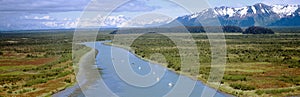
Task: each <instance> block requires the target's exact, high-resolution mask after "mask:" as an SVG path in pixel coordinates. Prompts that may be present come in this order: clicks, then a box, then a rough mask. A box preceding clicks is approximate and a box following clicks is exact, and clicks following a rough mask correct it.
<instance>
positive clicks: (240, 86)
mask: <svg viewBox="0 0 300 97" xmlns="http://www.w3.org/2000/svg"><path fill="white" fill-rule="evenodd" d="M230 87H232V88H234V89H240V90H255V87H254V86H249V85H245V84H230Z"/></svg>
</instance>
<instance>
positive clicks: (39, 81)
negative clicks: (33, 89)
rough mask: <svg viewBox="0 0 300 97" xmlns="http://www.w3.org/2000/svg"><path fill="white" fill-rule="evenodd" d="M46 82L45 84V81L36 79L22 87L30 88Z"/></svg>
mask: <svg viewBox="0 0 300 97" xmlns="http://www.w3.org/2000/svg"><path fill="white" fill-rule="evenodd" d="M46 82H47V79H43V78H38V79H34V80H30V81H28V82H27V83H26V84H25V85H24V86H25V87H29V86H32V85H36V84H40V83H46Z"/></svg>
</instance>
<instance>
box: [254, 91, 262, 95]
mask: <svg viewBox="0 0 300 97" xmlns="http://www.w3.org/2000/svg"><path fill="white" fill-rule="evenodd" d="M255 93H256V94H258V95H261V94H263V93H264V91H262V90H257V91H255Z"/></svg>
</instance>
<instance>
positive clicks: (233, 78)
mask: <svg viewBox="0 0 300 97" xmlns="http://www.w3.org/2000/svg"><path fill="white" fill-rule="evenodd" d="M224 80H230V81H247V78H246V76H243V75H225V76H224Z"/></svg>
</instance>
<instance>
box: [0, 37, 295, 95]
mask: <svg viewBox="0 0 300 97" xmlns="http://www.w3.org/2000/svg"><path fill="white" fill-rule="evenodd" d="M168 34H169V35H173V36H174V37H176V38H177V39H180V40H182V41H183V42H189V41H188V40H186V39H185V37H186V34H182V33H168ZM139 35H141V34H115V37H116V36H118V38H123V39H125V40H126V39H131V38H132V37H135V36H139ZM72 36H73V32H72V31H54V32H52V31H46V32H42V33H39V32H34V33H32V32H30V31H29V32H26V31H25V32H21V33H0V37H1V38H0V47H1V48H0V96H49V95H51V94H53V93H56V92H58V91H60V90H63V89H64V88H66V87H68V86H72V85H73V84H74V83H75V79H74V78H75V77H74V68H73V67H72V64H73V62H72V54H71V53H72V52H71V51H72V38H73V37H72ZM192 36H193V39H194V40H195V41H196V44H197V50H198V53H199V55H200V56H199V59H200V60H199V62H200V63H201V68H199V71H200V72H192V71H190V70H180V64H179V63H180V62H181V61H180V56H179V53H178V49H177V47H176V45H175V44H174V43H173V42H172V41H171V40H170V39H169V38H168V37H166V36H164V35H162V34H155V33H150V34H143V35H141V36H139V37H138V38H137V39H136V40H134V41H133V44H132V45H130V47H131V48H132V52H134V53H135V54H136V55H138V56H140V57H141V58H144V59H147V60H151V61H155V62H157V63H161V64H163V65H164V66H166V67H169V68H170V69H173V70H174V71H182V73H184V74H187V75H198V76H199V77H198V79H199V80H202V81H203V82H207V79H208V78H209V72H210V69H211V65H210V62H211V50H210V44H209V40H208V37H207V35H206V34H192ZM113 37H114V35H108V34H103V35H98V37H97V40H98V41H101V40H109V39H113ZM225 38H226V45H227V48H226V50H227V55H226V60H227V63H226V68H225V74H224V77H223V80H222V82H221V86H220V88H219V90H221V91H223V92H227V93H230V94H233V95H237V96H265V97H268V96H291V95H296V96H297V95H300V88H299V87H300V86H299V85H300V69H299V68H300V65H299V64H300V34H298V33H276V34H274V35H242V34H238V33H231V34H225ZM124 42H126V41H118V39H116V40H114V41H113V43H114V44H115V45H119V46H124V44H126V43H124ZM82 48H84V49H82ZM125 48H128V47H125ZM81 49H82V51H81V53H80V54H82V55H83V54H84V52H87V51H90V49H88V48H85V47H83V46H82V47H81ZM191 50H195V49H191ZM154 53H161V54H163V55H164V56H165V58H166V62H163V61H161V60H160V59H159V58H153V57H151V55H152V54H154ZM190 64H191V67H190V68H191V69H197V68H193V66H192V65H199V64H194V63H193V62H190ZM211 86H212V87H213V85H211Z"/></svg>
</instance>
